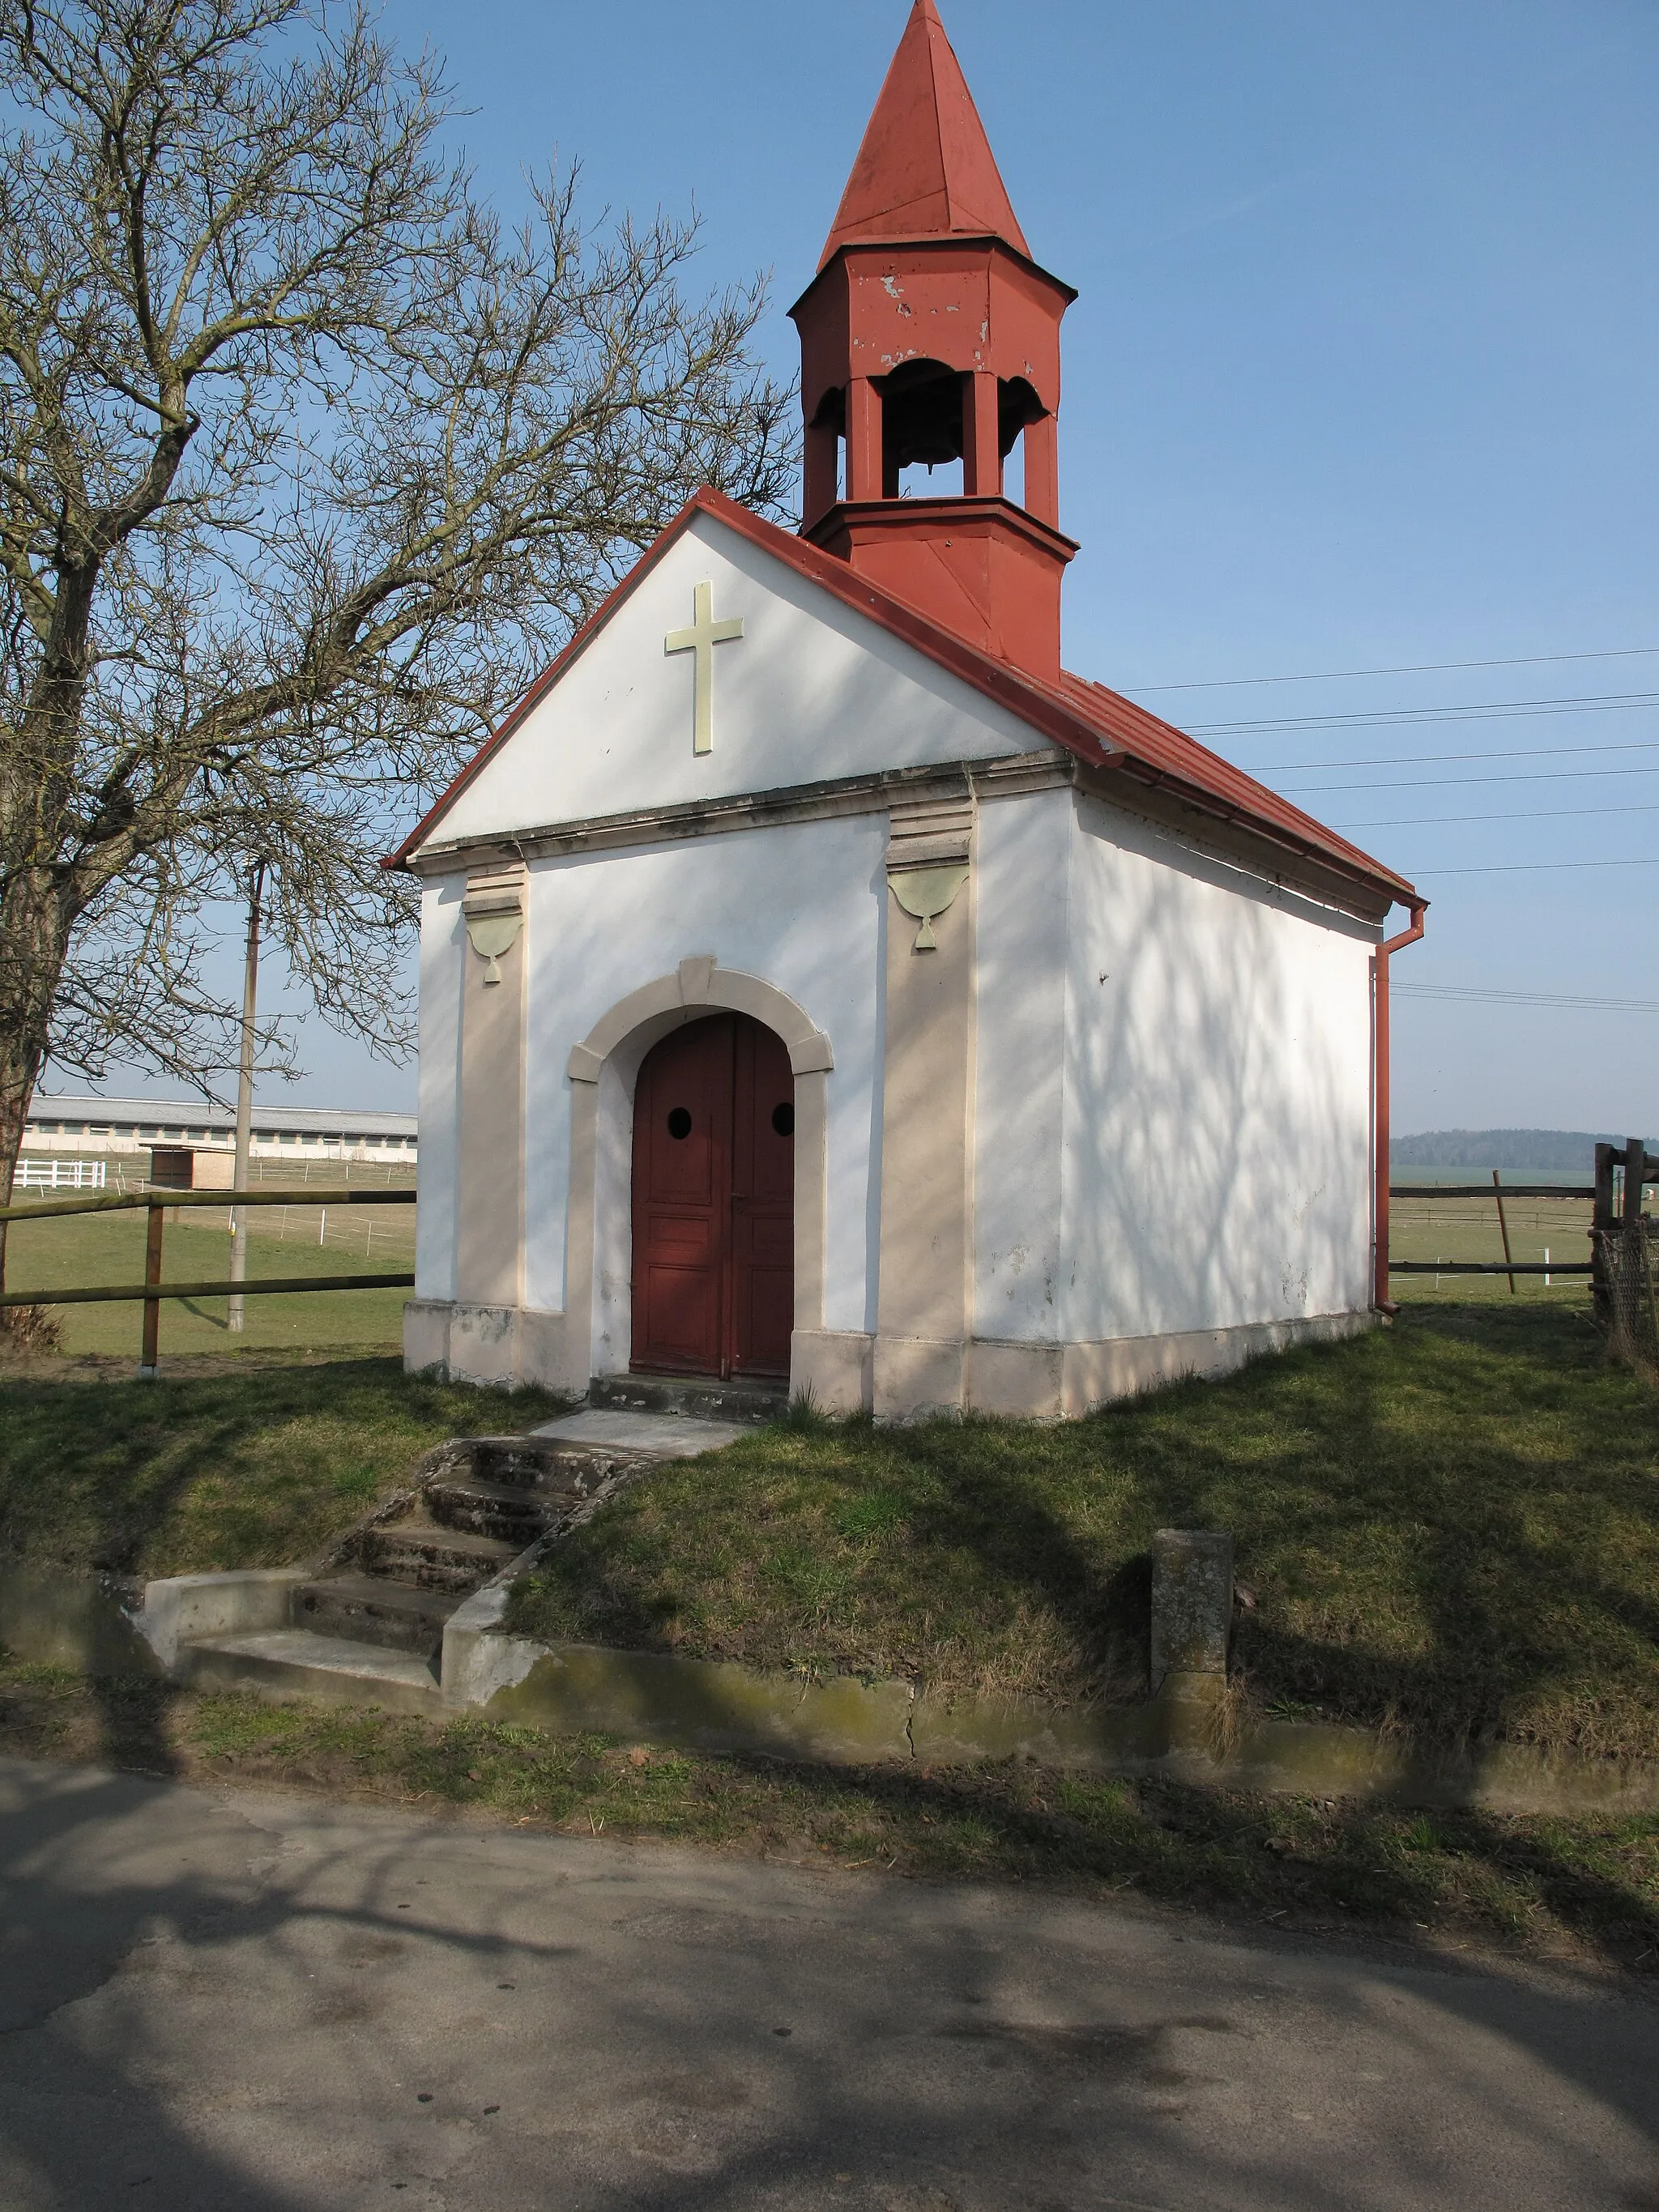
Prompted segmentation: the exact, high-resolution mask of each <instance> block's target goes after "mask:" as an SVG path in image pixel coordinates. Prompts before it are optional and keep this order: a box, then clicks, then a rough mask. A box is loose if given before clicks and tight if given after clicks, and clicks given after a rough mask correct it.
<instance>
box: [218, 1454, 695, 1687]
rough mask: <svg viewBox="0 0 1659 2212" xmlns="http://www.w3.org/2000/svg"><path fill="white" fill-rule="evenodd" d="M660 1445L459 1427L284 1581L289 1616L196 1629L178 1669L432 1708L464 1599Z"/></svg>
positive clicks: (223, 1681) (227, 1681) (652, 1459)
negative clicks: (313, 1561)
mask: <svg viewBox="0 0 1659 2212" xmlns="http://www.w3.org/2000/svg"><path fill="white" fill-rule="evenodd" d="M665 1456H666V1455H664V1454H661V1453H653V1452H650V1451H640V1450H634V1449H624V1448H621V1447H619V1446H618V1445H617V1444H616V1443H612V1442H609V1441H606V1440H605V1439H603V1438H602V1439H599V1440H598V1441H592V1440H588V1439H585V1438H571V1437H545V1436H541V1435H537V1434H532V1435H529V1436H520V1437H460V1438H458V1439H457V1440H456V1442H455V1443H451V1444H446V1445H443V1446H441V1448H440V1449H438V1450H437V1451H435V1452H432V1453H429V1454H428V1456H427V1458H426V1460H425V1461H423V1462H422V1464H421V1466H420V1468H418V1469H417V1475H418V1480H417V1482H416V1487H415V1489H414V1490H413V1492H411V1493H410V1495H409V1496H408V1497H407V1498H405V1499H404V1503H403V1504H401V1505H400V1506H399V1507H398V1508H397V1510H394V1511H392V1512H391V1513H390V1514H388V1515H387V1516H386V1517H385V1518H383V1519H380V1520H376V1521H372V1522H368V1523H367V1524H365V1525H363V1526H362V1527H360V1528H357V1529H356V1530H354V1531H353V1533H352V1534H351V1535H350V1536H349V1538H348V1539H346V1540H345V1541H344V1542H343V1544H342V1545H341V1546H340V1547H339V1548H338V1550H337V1553H336V1554H335V1555H334V1556H333V1557H332V1558H331V1559H330V1560H329V1561H328V1563H327V1565H325V1566H324V1567H323V1568H322V1569H320V1570H319V1571H318V1572H316V1573H314V1574H312V1575H309V1576H307V1575H300V1574H296V1575H295V1576H294V1577H292V1579H291V1580H290V1581H288V1582H287V1583H286V1595H285V1600H280V1599H279V1603H281V1604H282V1605H283V1610H285V1613H286V1620H284V1621H283V1625H282V1626H270V1625H269V1621H270V1614H269V1613H266V1615H265V1617H264V1620H247V1619H246V1615H244V1616H243V1620H242V1622H240V1623H237V1624H236V1625H235V1628H234V1632H229V1633H218V1634H211V1635H200V1636H196V1637H192V1638H188V1639H186V1641H185V1644H183V1645H182V1646H181V1649H180V1662H181V1671H182V1672H183V1674H185V1677H186V1678H187V1679H189V1680H192V1681H197V1682H202V1683H204V1684H208V1685H211V1686H214V1687H219V1688H229V1687H232V1686H234V1685H236V1684H238V1683H240V1684H242V1685H243V1686H246V1687H249V1688H252V1689H257V1690H258V1692H260V1693H261V1694H262V1695H269V1696H279V1697H280V1696H285V1695H296V1696H297V1695H307V1696H315V1697H320V1698H324V1699H331V1700H333V1701H335V1702H337V1703H344V1704H358V1705H362V1704H375V1705H385V1706H388V1707H391V1708H392V1709H395V1710H397V1711H428V1710H435V1709H436V1707H437V1705H438V1704H439V1702H440V1689H439V1679H438V1678H439V1671H440V1667H441V1655H442V1650H443V1637H444V1627H445V1625H446V1623H447V1621H448V1620H449V1619H450V1617H451V1616H452V1615H453V1613H454V1612H455V1611H456V1609H457V1607H459V1606H461V1605H464V1604H465V1602H466V1601H467V1599H468V1598H469V1597H471V1595H473V1593H474V1592H475V1591H477V1590H478V1589H482V1588H483V1584H484V1583H487V1582H489V1581H490V1580H492V1579H493V1577H495V1576H496V1575H498V1574H500V1573H501V1571H502V1570H503V1569H504V1568H506V1567H508V1566H510V1565H512V1563H513V1560H514V1559H518V1558H519V1557H520V1555H521V1554H522V1553H525V1552H526V1551H527V1550H528V1549H529V1548H530V1547H531V1546H532V1545H533V1544H536V1543H538V1542H539V1541H541V1539H542V1538H543V1537H544V1536H545V1535H547V1534H550V1532H552V1531H554V1530H556V1529H557V1528H561V1527H562V1526H563V1524H564V1523H565V1522H568V1519H569V1518H570V1516H571V1515H572V1514H573V1513H574V1512H575V1511H577V1510H579V1509H580V1507H581V1506H583V1505H584V1504H587V1503H589V1502H590V1501H592V1499H594V1498H597V1497H599V1496H600V1495H601V1494H602V1493H604V1492H606V1491H608V1490H609V1489H610V1488H611V1487H614V1486H616V1485H617V1483H619V1482H621V1481H623V1480H627V1479H628V1478H629V1476H630V1475H632V1474H636V1473H638V1472H639V1471H640V1470H641V1468H646V1467H650V1466H653V1465H656V1464H659V1462H660V1461H661V1459H662V1458H663V1457H665ZM267 1581H269V1578H267ZM268 1599H269V1592H268V1591H266V1592H265V1593H264V1597H263V1598H262V1602H266V1601H268Z"/></svg>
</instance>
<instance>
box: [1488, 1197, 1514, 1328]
mask: <svg viewBox="0 0 1659 2212" xmlns="http://www.w3.org/2000/svg"><path fill="white" fill-rule="evenodd" d="M1492 1188H1493V1189H1494V1190H1495V1191H1496V1192H1497V1194H1498V1228H1499V1229H1500V1230H1501V1231H1503V1236H1504V1260H1505V1261H1508V1260H1509V1257H1510V1225H1509V1223H1508V1221H1507V1220H1506V1218H1504V1186H1503V1184H1502V1183H1501V1182H1499V1181H1498V1170H1497V1169H1496V1168H1494V1169H1493V1170H1492ZM1514 1296H1515V1274H1514V1271H1513V1270H1512V1269H1511V1271H1510V1297H1514Z"/></svg>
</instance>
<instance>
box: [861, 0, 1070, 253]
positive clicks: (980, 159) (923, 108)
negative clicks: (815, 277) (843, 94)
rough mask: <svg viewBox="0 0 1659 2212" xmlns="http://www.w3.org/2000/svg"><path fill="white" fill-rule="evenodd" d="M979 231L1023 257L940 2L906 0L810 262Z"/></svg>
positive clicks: (1021, 236)
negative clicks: (852, 157)
mask: <svg viewBox="0 0 1659 2212" xmlns="http://www.w3.org/2000/svg"><path fill="white" fill-rule="evenodd" d="M987 232H989V233H991V234H993V235H994V236H996V237H998V238H1001V239H1006V241H1007V242H1008V244H1009V245H1010V246H1014V247H1016V248H1017V249H1018V252H1021V253H1023V254H1024V255H1025V256H1026V257H1027V258H1030V247H1029V246H1027V245H1026V243H1025V234H1024V232H1023V231H1022V230H1021V228H1020V227H1019V223H1018V218H1017V217H1016V216H1015V214H1014V210H1013V209H1012V206H1011V205H1010V204H1009V199H1008V194H1007V191H1006V187H1005V186H1004V184H1003V181H1002V179H1001V176H1000V174H999V173H998V170H997V165H996V157H995V155H994V154H993V153H992V151H991V144H990V141H989V140H988V139H987V137H986V135H985V125H983V124H982V123H981V121H980V119H979V110H978V109H977V108H976V107H975V106H974V96H973V94H971V93H970V92H969V89H968V81H967V79H966V78H965V77H964V76H963V74H962V64H961V63H960V62H958V61H957V58H956V56H955V54H954V53H953V52H951V41H950V40H949V39H947V38H946V37H945V26H944V24H943V23H941V22H940V21H939V10H938V9H937V8H936V7H935V6H934V4H933V0H915V6H914V7H913V8H912V9H911V10H910V20H909V21H908V23H907V24H906V25H905V27H904V35H903V37H902V39H901V40H899V43H898V51H897V52H896V54H895V55H894V56H893V59H892V63H891V65H890V68H889V70H888V71H887V76H886V80H885V82H884V83H883V85H882V88H881V95H880V97H879V98H878V100H877V101H876V106H875V112H874V113H873V114H872V116H871V118H870V121H869V124H868V125H867V126H866V130H865V133H864V142H863V143H862V144H861V145H860V148H859V152H858V159H857V161H854V164H853V173H852V175H851V176H850V177H849V178H848V179H847V189H846V191H844V192H843V193H842V198H841V206H840V208H839V209H838V210H836V220H835V222H834V224H833V226H832V227H831V229H830V232H829V238H828V239H827V240H825V242H824V248H823V254H822V255H821V256H820V258H819V261H818V266H819V268H820V269H822V268H823V265H824V264H825V262H827V261H829V259H830V258H831V257H832V255H834V254H835V253H836V251H837V249H838V248H840V247H841V246H850V245H852V244H853V243H854V242H855V241H857V240H875V239H882V238H948V237H950V236H951V235H952V234H958V235H961V234H968V235H974V236H980V237H983V236H984V235H985V234H987Z"/></svg>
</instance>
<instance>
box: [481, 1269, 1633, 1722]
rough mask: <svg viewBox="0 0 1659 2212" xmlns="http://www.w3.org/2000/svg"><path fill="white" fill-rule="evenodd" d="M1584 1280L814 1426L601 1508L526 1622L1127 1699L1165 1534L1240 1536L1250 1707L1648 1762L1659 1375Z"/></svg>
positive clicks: (524, 1589)
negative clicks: (1626, 1367)
mask: <svg viewBox="0 0 1659 2212" xmlns="http://www.w3.org/2000/svg"><path fill="white" fill-rule="evenodd" d="M1586 1303H1587V1302H1586V1299H1585V1297H1584V1294H1583V1293H1582V1292H1581V1293H1580V1294H1579V1296H1578V1297H1577V1299H1576V1300H1575V1302H1574V1304H1572V1305H1571V1306H1570V1307H1564V1306H1563V1305H1561V1304H1558V1303H1556V1302H1555V1301H1553V1300H1552V1301H1548V1302H1546V1301H1545V1300H1543V1299H1516V1300H1512V1301H1511V1300H1508V1299H1507V1298H1506V1299H1504V1300H1503V1301H1498V1300H1491V1299H1487V1300H1481V1301H1478V1302H1469V1303H1465V1304H1449V1303H1447V1302H1444V1301H1442V1302H1435V1303H1431V1302H1427V1301H1423V1302H1419V1303H1418V1304H1415V1305H1407V1307H1406V1308H1405V1309H1404V1310H1403V1311H1402V1313H1401V1318H1400V1320H1399V1322H1398V1323H1397V1324H1396V1325H1395V1327H1394V1328H1390V1329H1387V1330H1376V1331H1373V1332H1371V1333H1370V1334H1367V1335H1365V1336H1364V1337H1362V1338H1359V1339H1357V1340H1353V1341H1352V1342H1349V1343H1346V1344H1341V1345H1332V1346H1317V1347H1310V1348H1308V1349H1305V1350H1303V1351H1299V1352H1293V1353H1291V1354H1288V1355H1285V1356H1282V1357H1276V1358H1267V1359H1264V1360H1261V1361H1260V1362H1258V1363H1257V1364H1255V1365H1254V1366H1252V1367H1250V1368H1249V1369H1247V1370H1244V1371H1243V1372H1242V1373H1241V1374H1238V1375H1237V1376H1232V1377H1231V1378H1230V1379H1229V1380H1227V1381H1225V1382H1223V1383H1188V1384H1183V1385H1182V1386H1180V1387H1178V1388H1176V1389H1171V1390H1169V1391H1165V1392H1163V1393H1160V1394H1158V1395H1155V1396H1152V1397H1148V1398H1146V1399H1143V1400H1141V1401H1137V1402H1135V1403H1133V1404H1127V1405H1123V1406H1119V1407H1111V1408H1109V1409H1107V1410H1106V1411H1104V1412H1103V1413H1098V1414H1097V1415H1095V1416H1093V1417H1091V1419H1088V1420H1086V1421H1081V1422H1076V1423H1071V1424H1066V1425H1059V1426H1054V1427H1048V1428H1036V1427H1031V1426H1029V1425H1020V1424H1018V1423H1013V1422H999V1421H979V1420H972V1421H968V1422H963V1423H957V1422H944V1421H940V1422H935V1423H932V1424H927V1425H920V1426H917V1427H915V1428H906V1429H878V1428H874V1427H872V1426H871V1425H869V1424H867V1423H862V1424H861V1423H857V1422H854V1423H831V1422H826V1421H814V1420H811V1419H797V1420H796V1421H794V1422H793V1423H790V1424H784V1425H778V1426H775V1427H774V1428H772V1429H769V1430H767V1431H762V1432H759V1433H757V1435H756V1436H754V1437H752V1438H745V1439H744V1441H743V1442H741V1443H738V1444H735V1445H733V1446H732V1448H731V1449H729V1450H727V1451H726V1452H723V1453H721V1454H720V1455H719V1456H718V1457H715V1458H710V1459H705V1460H702V1461H700V1462H697V1463H696V1464H695V1465H686V1466H684V1467H681V1468H676V1469H674V1470H672V1471H671V1472H667V1473H665V1474H661V1475H659V1476H655V1477H653V1480H651V1481H650V1482H649V1483H647V1484H644V1485H641V1486H640V1487H639V1488H638V1489H636V1490H634V1491H631V1492H629V1493H627V1494H626V1495H625V1496H624V1497H623V1498H619V1499H618V1500H617V1501H616V1502H615V1503H614V1504H611V1505H609V1506H607V1507H605V1509H604V1510H602V1511H601V1512H600V1513H599V1514H598V1515H597V1516H595V1517H594V1519H593V1520H592V1522H589V1523H588V1524H587V1525H586V1527H585V1528H582V1529H581V1530H580V1531H579V1532H578V1533H577V1534H575V1535H574V1537H573V1538H572V1540H571V1541H569V1542H568V1544H567V1545H565V1546H564V1547H561V1549H560V1551H559V1552H558V1553H555V1554H554V1555H553V1557H552V1558H551V1559H550V1561H549V1562H548V1564H547V1565H546V1566H545V1568H544V1570H543V1571H541V1572H540V1573H539V1574H538V1576H537V1577H535V1578H534V1579H533V1580H532V1581H528V1582H526V1583H523V1584H521V1585H520V1588H519V1589H518V1590H517V1591H516V1592H515V1594H514V1599H513V1614H512V1620H513V1625H514V1626H517V1627H519V1628H520V1629H521V1630H523V1631H524V1632H526V1633H529V1634H532V1635H540V1636H545V1637H549V1638H568V1637H574V1638H582V1639H585V1640H588V1641H597V1642H604V1643H608V1644H618V1645H623V1646H628V1647H632V1648H635V1649H657V1650H676V1651H680V1652H684V1653H688V1654H696V1655H699V1656H705V1657H711V1658H731V1659H740V1660H746V1661H749V1662H752V1663H754V1664H757V1665H760V1666H763V1667H770V1668H793V1669H797V1670H799V1671H802V1672H804V1673H809V1674H811V1673H817V1674H829V1673H867V1674H877V1675H893V1674H899V1675H904V1676H907V1677H909V1678H910V1679H912V1680H916V1681H919V1682H924V1683H927V1684H928V1685H930V1686H933V1687H935V1688H937V1689H940V1690H944V1691H945V1692H957V1693H963V1692H977V1693H981V1694H991V1695H994V1694H999V1693H1002V1694H1016V1695H1024V1696H1031V1697H1039V1698H1043V1699H1050V1700H1052V1701H1054V1703H1056V1704H1059V1705H1078V1704H1081V1703H1085V1702H1087V1701H1090V1700H1091V1699H1130V1698H1133V1697H1136V1696H1139V1695H1141V1694H1143V1693H1144V1691H1145V1687H1146V1650H1145V1623H1146V1580H1145V1577H1146V1565H1145V1561H1146V1547H1147V1543H1148V1541H1149V1539H1150V1537H1151V1535H1152V1531H1153V1530H1154V1529H1155V1528H1159V1527H1163V1526H1175V1527H1185V1528H1226V1529H1231V1531H1232V1532H1233V1534H1234V1536H1235V1538H1236V1540H1237V1547H1238V1574H1239V1577H1240V1580H1241V1582H1242V1583H1244V1584H1246V1585H1248V1586H1249V1588H1250V1589H1252V1590H1253V1591H1254V1593H1255V1601H1256V1602H1255V1607H1254V1610H1252V1611H1250V1612H1249V1613H1246V1614H1245V1615H1244V1616H1243V1620H1242V1621H1241V1625H1240V1629H1239V1633H1238V1636H1237V1640H1236V1656H1237V1667H1238V1672H1239V1674H1240V1678H1241V1680H1242V1683H1243V1689H1244V1692H1245V1693H1246V1696H1247V1697H1248V1699H1249V1701H1250V1702H1251V1703H1253V1704H1254V1705H1255V1707H1256V1708H1257V1709H1258V1710H1260V1709H1264V1708H1265V1709H1266V1710H1267V1711H1272V1712H1276V1713H1279V1714H1285V1715H1290V1716H1292V1717H1326V1718H1331V1719H1338V1720H1345V1721H1352V1722H1358V1723H1368V1724H1371V1725H1383V1726H1387V1727H1393V1728H1396V1729H1402V1730H1407V1731H1410V1732H1413V1733H1414V1734H1415V1735H1418V1736H1419V1738H1422V1739H1425V1740H1429V1739H1434V1740H1440V1741H1468V1740H1480V1739H1484V1738H1488V1737H1492V1736H1504V1737H1507V1738H1510V1739H1516V1740H1521V1741H1531V1742H1534V1743H1537V1744H1541V1745H1543V1746H1547V1747H1566V1746H1572V1747H1577V1748H1578V1749H1580V1750H1582V1751H1583V1752H1585V1753H1591V1754H1617V1755H1630V1756H1641V1757H1655V1756H1659V1399H1656V1397H1655V1395H1653V1393H1652V1392H1651V1391H1650V1389H1646V1388H1644V1385H1643V1384H1642V1383H1640V1382H1639V1381H1638V1380H1637V1379H1636V1378H1635V1377H1634V1376H1632V1375H1630V1374H1628V1373H1627V1372H1625V1371H1623V1370H1620V1369H1616V1368H1613V1367H1610V1366H1609V1365H1608V1364H1607V1361H1606V1359H1605V1357H1604V1354H1603V1351H1602V1346H1601V1339H1600V1337H1599V1336H1598V1335H1597V1334H1595V1331H1594V1329H1593V1328H1591V1326H1590V1324H1589V1320H1588V1318H1587V1316H1586Z"/></svg>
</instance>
